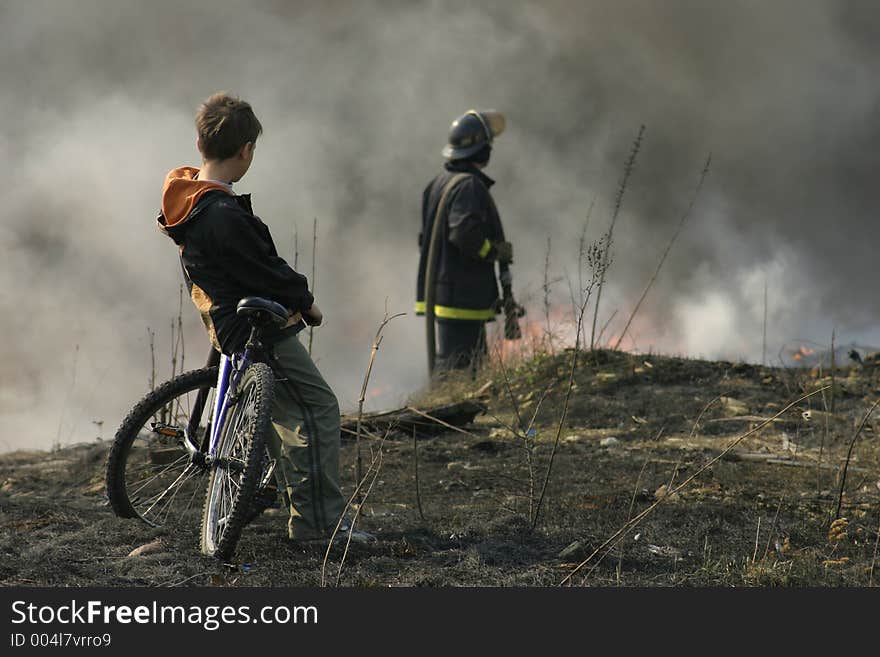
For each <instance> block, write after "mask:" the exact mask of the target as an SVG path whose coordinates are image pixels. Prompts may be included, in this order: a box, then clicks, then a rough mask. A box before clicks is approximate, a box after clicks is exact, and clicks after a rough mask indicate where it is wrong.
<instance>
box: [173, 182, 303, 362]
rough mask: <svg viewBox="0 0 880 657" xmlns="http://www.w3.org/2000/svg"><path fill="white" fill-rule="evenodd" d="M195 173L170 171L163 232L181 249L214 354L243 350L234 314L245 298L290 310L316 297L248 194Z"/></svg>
mask: <svg viewBox="0 0 880 657" xmlns="http://www.w3.org/2000/svg"><path fill="white" fill-rule="evenodd" d="M198 171H199V170H198V169H196V168H194V167H180V168H178V169H174V170H172V171H171V172H169V174H168V176H167V177H166V179H165V186H164V189H163V192H162V212H161V213H160V214H159V217H158V219H157V222H158V228H159V230H160V231H162V232H163V233H164V234H166V235H168V237H170V238H171V239H173V240H174V242H175V243H176V244H177V245H178V246H179V248H180V263H181V265H182V266H183V274H184V278H185V279H186V284H187V287H188V288H189V291H190V297H191V298H192V301H193V303H194V304H195V305H196V308H198V310H199V312H200V313H201V315H202V321H204V323H205V326H206V327H207V329H208V334H209V335H210V337H211V342H212V343H213V344H214V347H215V348H218V349H220V350H222V351H223V353H225V354H231V353H233V352H235V351H238V350H240V349H241V348H242V347H243V346H244V344H245V342H246V341H247V337H248V335H249V332H250V329H249V326H248V323H247V321H246V320H244V319H242V318H239V317H238V316H237V315H236V313H235V308H236V305H237V304H238V302H239V301H240V300H241V299H242V297H247V296H260V297H266V298H269V299H272V300H273V301H277V302H278V303H280V304H282V305H284V306H285V307H287V308H289V309H290V310H291V311H293V312H299V311H302V310H307V309H309V308H310V307H311V306H312V302H313V300H314V299H313V297H312V294H311V293H310V292H309V288H308V282H307V280H306V277H305V276H303V275H302V274H299V273H297V272H295V271H294V270H293V269H292V268H291V267H290V265H288V264H287V262H285V261H284V259H283V258H281V257H279V255H278V251H277V250H276V249H275V244H274V243H273V242H272V236H271V235H270V234H269V229H268V228H267V227H266V225H265V224H264V223H263V222H262V221H260V219H259V218H258V217H256V216H254V214H253V210H252V209H251V201H250V195H241V196H237V195H234V194H232V193H230V192H229V191H228V190H227V189H226V188H225V187H223V186H222V185H218V184H216V183H212V182H209V181H200V180H196V179H195V178H196V176H197V175H198Z"/></svg>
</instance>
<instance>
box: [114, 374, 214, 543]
mask: <svg viewBox="0 0 880 657" xmlns="http://www.w3.org/2000/svg"><path fill="white" fill-rule="evenodd" d="M216 385H217V368H216V367H206V368H203V369H199V370H194V371H192V372H186V373H185V374H181V375H179V376H176V377H174V378H173V379H171V380H170V381H167V382H165V383H163V384H162V385H160V386H159V387H158V388H156V389H155V390H153V391H152V392H150V393H149V394H147V395H146V396H145V397H144V398H143V399H142V400H141V401H140V402H138V403H137V405H136V406H135V407H134V408H133V409H132V410H131V411H130V412H129V413H128V415H127V416H126V418H125V419H124V420H123V421H122V424H121V425H120V426H119V429H118V430H117V432H116V436H115V437H114V439H113V446H112V447H111V449H110V455H109V457H108V459H107V476H106V482H107V498H108V500H109V501H110V506H111V507H112V508H113V512H114V513H115V514H116V515H117V516H120V517H122V518H139V519H140V520H142V521H143V522H145V523H147V524H148V525H151V526H153V527H162V526H166V525H173V524H176V523H177V522H180V521H186V522H192V524H193V525H195V524H196V523H197V522H198V504H197V503H196V500H198V499H200V497H201V496H200V493H201V491H203V490H204V481H205V478H204V475H205V474H206V473H207V467H206V465H205V462H204V458H201V457H202V456H203V453H202V452H198V453H196V454H193V453H192V450H189V449H187V447H186V445H185V441H186V440H187V436H189V439H190V440H191V441H192V445H193V446H201V444H202V441H203V440H204V436H205V435H206V433H207V432H208V430H209V426H210V418H211V412H212V410H213V407H214V392H215V389H216Z"/></svg>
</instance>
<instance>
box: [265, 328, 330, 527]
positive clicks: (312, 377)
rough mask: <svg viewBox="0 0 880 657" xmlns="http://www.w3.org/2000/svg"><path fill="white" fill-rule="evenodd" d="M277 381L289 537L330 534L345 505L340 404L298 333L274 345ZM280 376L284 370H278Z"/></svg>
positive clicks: (275, 445)
mask: <svg viewBox="0 0 880 657" xmlns="http://www.w3.org/2000/svg"><path fill="white" fill-rule="evenodd" d="M274 353H275V358H276V362H275V365H276V366H279V365H280V370H281V371H283V372H284V378H285V379H286V380H281V379H280V377H279V380H276V382H275V400H274V403H273V407H272V426H273V427H274V429H275V432H274V434H275V435H273V436H270V437H269V451H270V453H271V454H272V456H273V458H275V459H276V466H275V474H276V478H277V479H278V483H279V488H280V489H281V491H282V500H283V502H284V504H285V505H286V506H287V508H288V509H289V510H290V522H289V525H288V528H289V533H290V538H293V539H300V540H302V539H310V538H320V537H324V536H327V535H328V534H329V533H330V532H332V531H333V529H334V528H335V527H336V522H337V520H339V516H340V515H342V511H343V509H344V508H345V503H346V500H345V498H343V496H342V492H341V491H340V489H339V438H340V436H339V403H338V402H337V400H336V395H334V394H333V391H332V390H331V389H330V386H328V385H327V382H326V381H324V377H322V376H321V373H320V372H319V371H318V368H317V367H316V366H315V363H314V362H312V359H311V357H310V356H309V354H308V352H307V351H306V349H305V347H303V346H302V344H301V343H300V341H299V339H298V338H297V337H296V336H292V337H289V338H285V339H283V340H281V341H280V342H278V343H277V344H275V347H274ZM279 375H280V372H279Z"/></svg>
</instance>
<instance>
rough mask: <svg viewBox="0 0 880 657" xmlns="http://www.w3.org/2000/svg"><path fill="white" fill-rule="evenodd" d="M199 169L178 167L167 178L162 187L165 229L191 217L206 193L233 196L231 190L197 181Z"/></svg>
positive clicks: (204, 181) (205, 181) (217, 184)
mask: <svg viewBox="0 0 880 657" xmlns="http://www.w3.org/2000/svg"><path fill="white" fill-rule="evenodd" d="M198 175H199V169H198V168H196V167H178V168H177V169H172V170H171V171H169V172H168V175H167V176H165V185H164V186H163V187H162V215H163V217H164V218H165V222H164V224H165V227H166V228H170V227H171V226H174V225H176V224H179V223H181V222H182V221H183V220H184V219H186V218H187V217H188V216H189V213H190V212H192V209H193V208H194V207H195V206H196V203H198V202H199V199H200V198H201V197H202V195H203V194H204V193H205V192H209V191H211V190H212V189H219V190H221V191H224V192H226V193H227V194H231V192H230V191H229V188H227V187H225V186H223V185H221V184H219V183H215V182H211V181H208V180H196V176H198Z"/></svg>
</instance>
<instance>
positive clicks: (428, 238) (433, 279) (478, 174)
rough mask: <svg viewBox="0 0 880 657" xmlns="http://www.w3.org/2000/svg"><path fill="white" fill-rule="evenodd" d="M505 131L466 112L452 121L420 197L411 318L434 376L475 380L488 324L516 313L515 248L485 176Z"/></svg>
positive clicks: (491, 119)
mask: <svg viewBox="0 0 880 657" xmlns="http://www.w3.org/2000/svg"><path fill="white" fill-rule="evenodd" d="M504 127H505V121H504V116H503V115H502V114H500V113H499V112H495V111H491V110H490V111H476V110H470V111H468V112H466V113H465V114H463V115H462V116H460V117H458V118H457V119H456V120H455V121H453V123H452V126H451V128H450V130H449V138H448V143H447V145H446V147H445V148H444V149H443V151H442V153H443V157H444V158H445V159H446V163H445V166H444V169H443V172H442V173H440V175H438V176H437V177H436V178H434V179H433V180H432V181H431V183H430V184H429V185H428V186H427V187H426V188H425V191H424V193H423V195H422V232H421V233H420V234H419V248H420V249H421V255H420V258H419V272H418V285H417V292H416V313H417V314H425V315H426V320H427V333H428V345H427V346H428V368H429V371H430V373H431V374H432V375H434V374H439V373H442V372H446V371H449V370H453V369H468V368H469V369H471V371H472V372H473V373H475V372H476V368H477V367H478V366H479V364H480V363H481V361H482V360H483V359H484V358H485V357H486V356H487V346H486V322H487V321H493V320H494V319H495V315H496V314H497V313H498V312H499V310H501V309H502V308H506V309H507V310H512V309H519V306H517V305H516V304H515V302H514V301H513V297H512V294H510V282H511V281H510V270H509V265H510V263H511V262H512V261H513V247H512V245H511V244H510V242H508V241H506V239H505V237H504V230H503V228H502V226H501V218H500V217H499V215H498V210H497V208H496V207H495V202H494V201H493V200H492V195H491V194H490V192H489V189H490V188H491V187H492V185H493V184H494V181H493V180H492V179H491V178H489V176H487V175H486V174H485V173H484V172H483V169H484V168H485V167H486V165H487V164H488V163H489V158H490V156H491V154H492V143H493V141H494V139H495V137H497V136H498V135H500V134H501V133H502V132H503V131H504ZM432 245H433V247H432ZM496 262H497V263H498V265H499V277H500V280H501V284H502V287H503V288H504V291H505V295H504V302H503V304H502V303H501V302H499V294H498V282H499V277H496V272H495V263H496ZM431 301H433V303H431ZM432 310H433V312H432ZM435 318H436V328H437V338H438V339H437V342H438V343H439V345H438V347H439V349H438V353H436V355H435V353H434V350H435V342H434V319H435ZM507 337H510V336H507Z"/></svg>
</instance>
